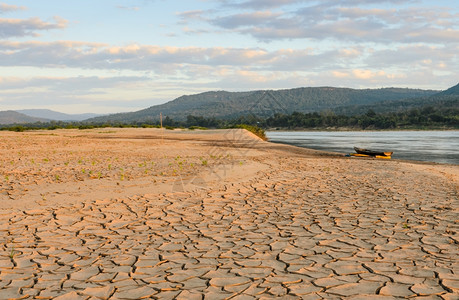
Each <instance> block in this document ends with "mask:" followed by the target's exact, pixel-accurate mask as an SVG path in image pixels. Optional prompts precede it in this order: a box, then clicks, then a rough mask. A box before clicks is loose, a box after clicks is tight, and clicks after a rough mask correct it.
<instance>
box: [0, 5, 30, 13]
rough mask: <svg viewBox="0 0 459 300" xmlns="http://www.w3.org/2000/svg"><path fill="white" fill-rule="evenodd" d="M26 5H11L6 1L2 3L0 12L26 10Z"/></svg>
mask: <svg viewBox="0 0 459 300" xmlns="http://www.w3.org/2000/svg"><path fill="white" fill-rule="evenodd" d="M26 9H27V8H26V7H25V6H17V5H11V4H6V3H0V14H2V13H6V12H10V11H18V10H26Z"/></svg>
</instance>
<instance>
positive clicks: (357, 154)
mask: <svg viewBox="0 0 459 300" xmlns="http://www.w3.org/2000/svg"><path fill="white" fill-rule="evenodd" d="M349 155H350V156H356V157H376V158H383V159H391V158H392V157H391V156H390V155H368V154H361V153H349Z"/></svg>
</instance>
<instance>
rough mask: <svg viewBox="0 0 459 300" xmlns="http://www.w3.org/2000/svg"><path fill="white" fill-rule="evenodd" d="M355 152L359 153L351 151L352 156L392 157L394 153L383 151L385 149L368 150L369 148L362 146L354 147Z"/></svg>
mask: <svg viewBox="0 0 459 300" xmlns="http://www.w3.org/2000/svg"><path fill="white" fill-rule="evenodd" d="M354 150H355V152H357V153H351V155H352V156H363V157H368V156H371V157H376V158H388V159H390V158H391V157H392V153H394V152H383V151H374V150H368V149H362V148H357V147H354Z"/></svg>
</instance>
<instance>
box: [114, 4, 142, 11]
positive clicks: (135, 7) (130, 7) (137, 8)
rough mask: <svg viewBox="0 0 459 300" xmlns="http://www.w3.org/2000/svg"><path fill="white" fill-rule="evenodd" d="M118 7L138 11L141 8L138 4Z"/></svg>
mask: <svg viewBox="0 0 459 300" xmlns="http://www.w3.org/2000/svg"><path fill="white" fill-rule="evenodd" d="M116 7H117V8H119V9H122V10H129V11H138V10H140V7H138V6H123V5H117V6H116Z"/></svg>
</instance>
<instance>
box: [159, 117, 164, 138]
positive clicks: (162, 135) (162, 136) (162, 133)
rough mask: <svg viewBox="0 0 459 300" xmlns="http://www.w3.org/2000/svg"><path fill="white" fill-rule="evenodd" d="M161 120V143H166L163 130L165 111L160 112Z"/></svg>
mask: <svg viewBox="0 0 459 300" xmlns="http://www.w3.org/2000/svg"><path fill="white" fill-rule="evenodd" d="M159 122H160V124H161V129H160V130H161V144H163V143H164V132H163V113H162V112H160V113H159Z"/></svg>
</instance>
